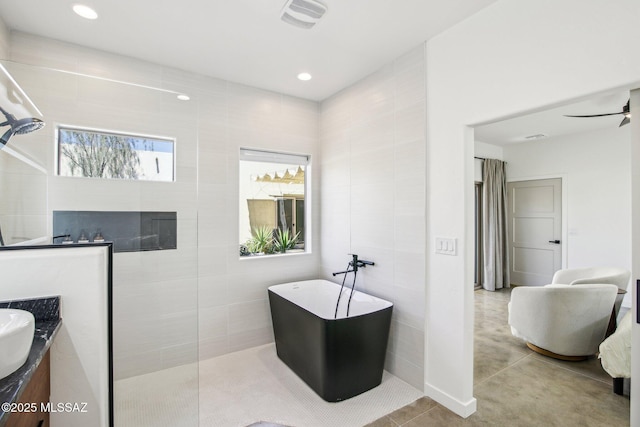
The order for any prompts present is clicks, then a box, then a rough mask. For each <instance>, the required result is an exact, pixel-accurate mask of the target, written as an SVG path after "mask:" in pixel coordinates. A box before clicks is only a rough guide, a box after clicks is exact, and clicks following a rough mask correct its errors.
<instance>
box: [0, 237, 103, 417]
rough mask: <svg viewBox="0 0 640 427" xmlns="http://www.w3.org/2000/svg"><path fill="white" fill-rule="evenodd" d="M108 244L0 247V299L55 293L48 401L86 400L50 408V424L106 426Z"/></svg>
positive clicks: (43, 295) (45, 295) (26, 297)
mask: <svg viewBox="0 0 640 427" xmlns="http://www.w3.org/2000/svg"><path fill="white" fill-rule="evenodd" d="M108 266H109V258H108V248H107V247H106V246H100V247H87V248H57V249H36V250H4V251H0V271H2V287H1V288H0V300H3V301H6V300H18V299H32V298H42V297H49V296H56V295H59V296H60V317H61V318H62V324H61V326H60V329H59V330H58V334H57V335H56V337H55V339H54V341H53V343H52V345H51V349H50V352H51V403H52V404H54V405H56V404H57V403H65V402H71V403H79V404H80V403H82V402H85V403H87V407H86V409H87V412H86V413H64V412H57V413H51V426H52V427H86V426H96V427H98V426H99V427H107V426H108V425H109V422H108V420H109V412H108V411H109V394H108V392H109V346H108V343H109V341H108V335H107V334H108V321H107V319H108V304H107V301H108V299H107V290H108Z"/></svg>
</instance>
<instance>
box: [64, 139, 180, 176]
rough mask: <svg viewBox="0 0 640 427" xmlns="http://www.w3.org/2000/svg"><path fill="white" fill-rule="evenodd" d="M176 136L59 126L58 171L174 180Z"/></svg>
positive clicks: (84, 174)
mask: <svg viewBox="0 0 640 427" xmlns="http://www.w3.org/2000/svg"><path fill="white" fill-rule="evenodd" d="M174 145H175V140H172V139H169V138H156V137H147V136H141V135H127V134H121V133H109V132H100V131H93V130H86V129H78V128H70V127H58V175H60V176H78V177H92V178H109V179H130V180H145V181H174Z"/></svg>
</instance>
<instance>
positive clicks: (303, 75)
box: [298, 73, 311, 82]
mask: <svg viewBox="0 0 640 427" xmlns="http://www.w3.org/2000/svg"><path fill="white" fill-rule="evenodd" d="M298 80H302V81H303V82H306V81H307V80H311V74H309V73H300V74H298Z"/></svg>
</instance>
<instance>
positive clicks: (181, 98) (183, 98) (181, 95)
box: [176, 93, 191, 101]
mask: <svg viewBox="0 0 640 427" xmlns="http://www.w3.org/2000/svg"><path fill="white" fill-rule="evenodd" d="M176 98H178V99H179V100H180V101H188V100H190V99H191V98H189V95H185V94H184V93H181V94H180V95H178V96H177V97H176Z"/></svg>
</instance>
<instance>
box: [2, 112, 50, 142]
mask: <svg viewBox="0 0 640 427" xmlns="http://www.w3.org/2000/svg"><path fill="white" fill-rule="evenodd" d="M0 112H2V114H4V117H5V118H6V119H7V120H6V121H5V122H3V123H0V126H7V125H9V129H8V130H7V131H6V132H5V133H4V135H2V137H1V138H0V143H2V145H7V142H9V139H10V138H11V137H12V136H13V135H24V134H27V133H30V132H34V131H36V130H38V129H41V128H42V127H43V126H44V122H43V121H42V120H40V119H37V118H35V117H27V118H24V119H16V118H15V116H14V115H13V114H11V113H9V112H7V111H6V110H5V109H4V108H2V107H0ZM0 148H2V147H1V146H0Z"/></svg>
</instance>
